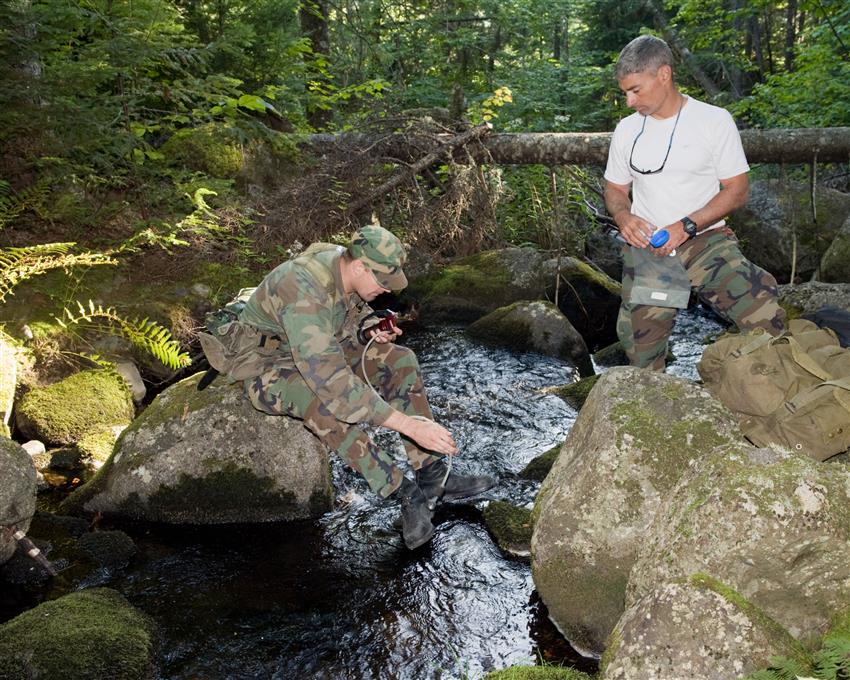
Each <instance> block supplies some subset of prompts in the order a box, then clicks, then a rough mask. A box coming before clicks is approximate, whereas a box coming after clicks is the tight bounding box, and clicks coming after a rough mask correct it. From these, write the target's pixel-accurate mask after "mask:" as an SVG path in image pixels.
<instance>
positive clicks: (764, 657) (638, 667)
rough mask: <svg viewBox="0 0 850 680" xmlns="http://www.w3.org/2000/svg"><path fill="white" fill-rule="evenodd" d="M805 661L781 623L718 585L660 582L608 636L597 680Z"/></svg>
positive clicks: (657, 678) (710, 679)
mask: <svg viewBox="0 0 850 680" xmlns="http://www.w3.org/2000/svg"><path fill="white" fill-rule="evenodd" d="M780 654H781V655H784V656H789V657H798V658H800V659H804V658H805V653H804V652H803V650H802V648H801V647H800V645H799V644H798V643H797V642H796V641H795V640H794V639H793V638H792V637H791V636H790V635H788V633H787V632H785V631H783V630H782V628H781V626H778V625H777V624H776V623H775V622H773V621H771V620H770V618H769V617H767V616H765V615H764V614H763V613H762V612H760V611H759V610H758V608H756V607H754V606H753V605H751V604H750V603H748V602H747V601H746V600H745V599H744V598H743V597H741V596H740V595H738V594H737V593H735V592H734V591H732V590H731V589H730V588H728V587H727V586H724V585H723V584H722V583H719V582H717V581H714V580H712V579H707V578H702V577H700V578H695V579H693V580H692V581H690V582H676V583H666V584H661V585H659V586H658V587H656V588H654V589H653V590H652V591H651V592H649V593H647V594H646V595H645V596H644V597H642V598H641V599H640V600H638V601H637V602H635V604H634V605H633V606H632V607H631V608H629V610H628V611H627V612H626V613H625V614H624V615H623V617H622V618H621V619H620V621H619V622H618V624H617V628H616V629H615V631H614V632H613V633H612V635H611V642H610V647H609V649H608V650H607V651H606V652H605V656H604V657H603V659H602V672H601V673H600V678H601V680H633V679H635V678H652V679H653V680H681V679H682V678H688V680H726V679H728V680H733V679H734V678H739V677H741V676H743V675H746V674H747V673H749V672H751V671H754V670H756V669H757V668H759V667H761V666H764V665H766V664H767V662H768V661H769V660H770V658H771V657H773V656H776V655H780Z"/></svg>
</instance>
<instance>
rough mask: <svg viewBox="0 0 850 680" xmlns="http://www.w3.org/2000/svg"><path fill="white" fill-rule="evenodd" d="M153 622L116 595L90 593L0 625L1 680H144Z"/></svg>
mask: <svg viewBox="0 0 850 680" xmlns="http://www.w3.org/2000/svg"><path fill="white" fill-rule="evenodd" d="M154 635H155V627H154V624H153V622H152V621H151V620H150V619H149V618H148V617H147V616H145V615H144V614H142V613H141V612H139V611H137V610H136V609H134V608H133V607H132V606H130V604H129V603H128V602H127V601H126V600H125V599H124V598H123V597H122V596H121V595H120V594H118V593H117V592H116V591H114V590H110V589H108V588H90V589H88V590H82V591H79V592H75V593H71V594H70V595H65V596H64V597H60V598H59V599H57V600H51V601H49V602H44V603H42V604H40V605H38V606H37V607H36V608H35V609H30V610H29V611H26V612H24V613H23V614H20V615H19V616H17V617H15V618H14V619H12V620H11V621H9V622H7V623H5V624H3V625H0V677H2V678H9V679H10V680H12V679H13V678H14V679H17V678H74V680H103V679H104V678H110V680H146V679H148V678H152V677H153V676H154V670H155V668H154V661H153V659H154V656H153V652H154Z"/></svg>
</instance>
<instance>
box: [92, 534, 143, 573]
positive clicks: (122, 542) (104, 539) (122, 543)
mask: <svg viewBox="0 0 850 680" xmlns="http://www.w3.org/2000/svg"><path fill="white" fill-rule="evenodd" d="M79 549H80V551H81V552H82V553H83V555H85V557H86V558H87V559H88V560H90V561H91V562H93V563H94V564H96V565H97V566H99V567H107V568H110V569H119V568H122V567H125V566H127V564H128V563H129V562H130V560H131V559H132V558H133V556H134V555H135V554H136V544H135V543H133V539H132V538H130V537H129V536H128V535H127V534H125V533H124V532H123V531H117V530H111V531H93V532H90V533H85V534H83V535H82V536H80V540H79Z"/></svg>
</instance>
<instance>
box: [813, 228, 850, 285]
mask: <svg viewBox="0 0 850 680" xmlns="http://www.w3.org/2000/svg"><path fill="white" fill-rule="evenodd" d="M818 278H819V279H820V280H821V281H832V282H835V283H842V282H843V283H846V282H847V281H850V217H848V218H847V219H846V220H844V224H843V225H842V227H841V229H840V230H839V232H838V233H837V234H836V235H835V238H834V239H833V240H832V243H830V244H829V248H827V249H826V252H825V253H824V254H823V258H821V261H820V273H819V275H818Z"/></svg>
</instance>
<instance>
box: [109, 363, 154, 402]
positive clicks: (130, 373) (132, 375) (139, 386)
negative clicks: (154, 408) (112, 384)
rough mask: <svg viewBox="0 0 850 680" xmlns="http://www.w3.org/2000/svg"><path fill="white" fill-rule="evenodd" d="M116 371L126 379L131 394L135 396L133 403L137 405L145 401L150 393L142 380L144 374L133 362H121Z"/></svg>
mask: <svg viewBox="0 0 850 680" xmlns="http://www.w3.org/2000/svg"><path fill="white" fill-rule="evenodd" d="M115 370H116V371H118V374H119V375H120V376H121V377H122V378H124V382H125V383H127V387H128V388H129V389H130V394H131V395H133V401H134V402H135V403H137V404H140V403H142V401H144V398H145V395H146V394H147V393H148V388H147V387H145V382H144V380H142V374H141V373H139V369H138V368H137V367H136V364H134V363H133V362H132V361H119V362H117V363H116V364H115Z"/></svg>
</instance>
